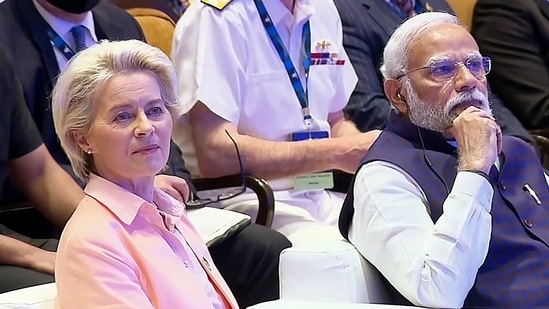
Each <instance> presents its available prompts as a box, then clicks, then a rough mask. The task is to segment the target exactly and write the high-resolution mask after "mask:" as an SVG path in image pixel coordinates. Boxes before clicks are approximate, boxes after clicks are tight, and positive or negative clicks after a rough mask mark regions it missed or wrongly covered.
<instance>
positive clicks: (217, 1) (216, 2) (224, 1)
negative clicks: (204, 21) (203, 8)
mask: <svg viewBox="0 0 549 309" xmlns="http://www.w3.org/2000/svg"><path fill="white" fill-rule="evenodd" d="M231 1H232V0H200V2H202V3H204V4H207V5H209V6H211V7H214V8H216V9H218V10H220V11H221V10H223V9H224V8H225V7H226V6H227V5H228V4H229V3H231Z"/></svg>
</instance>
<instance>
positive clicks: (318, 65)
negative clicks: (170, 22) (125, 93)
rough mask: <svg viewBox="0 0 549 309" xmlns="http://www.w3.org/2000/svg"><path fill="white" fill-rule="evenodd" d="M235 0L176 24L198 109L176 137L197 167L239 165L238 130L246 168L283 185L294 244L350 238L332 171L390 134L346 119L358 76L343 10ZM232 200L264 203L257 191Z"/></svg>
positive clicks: (243, 205) (215, 172) (188, 100)
mask: <svg viewBox="0 0 549 309" xmlns="http://www.w3.org/2000/svg"><path fill="white" fill-rule="evenodd" d="M225 2H226V3H224V5H222V4H221V3H220V2H219V1H208V0H203V1H202V2H198V1H196V2H193V4H191V5H190V6H189V8H188V9H187V11H185V14H183V16H181V18H180V19H179V21H178V23H177V27H176V33H175V38H174V43H173V51H172V61H173V62H174V64H175V67H176V70H177V71H178V73H179V78H180V87H179V93H180V97H181V98H182V101H183V109H184V112H188V114H187V115H185V116H184V117H186V118H187V119H183V120H182V121H181V123H180V124H179V125H178V126H177V127H176V128H175V134H174V140H175V141H176V142H177V143H178V145H179V146H180V147H181V149H182V150H183V155H184V158H185V162H187V163H188V164H189V169H190V171H191V173H192V174H196V175H204V176H206V177H217V176H223V175H230V174H235V173H238V171H239V164H238V161H237V160H228V159H226V158H225V157H224V155H222V154H227V153H232V152H233V151H234V150H233V147H234V146H233V145H232V143H231V140H230V139H228V138H227V136H226V133H225V131H228V132H229V133H230V134H231V135H232V136H233V137H234V138H235V140H236V142H237V143H238V146H239V148H240V152H241V154H242V158H243V163H244V167H245V169H246V171H247V172H248V173H250V174H252V175H255V176H258V177H261V178H264V179H267V180H268V182H269V184H270V185H271V187H272V188H273V190H274V191H275V193H274V194H275V200H276V207H275V216H274V221H273V224H272V227H273V228H274V229H275V230H277V231H279V232H281V233H282V234H284V235H286V236H287V237H288V238H289V239H290V241H291V242H292V243H293V244H294V245H296V244H298V243H307V242H311V241H326V240H328V239H338V240H339V239H341V235H340V234H339V232H338V231H337V227H336V225H337V218H338V217H339V211H340V209H341V204H342V202H343V194H342V193H337V192H333V191H328V190H326V189H327V188H331V187H332V186H333V175H332V173H331V170H333V169H339V170H343V171H347V172H353V171H354V170H355V169H356V166H357V163H358V160H359V158H361V157H362V156H363V155H364V153H365V152H366V151H367V150H368V148H369V147H370V145H371V143H372V142H373V141H374V140H375V138H376V137H377V135H378V133H379V132H378V131H373V132H368V133H360V132H359V131H358V130H357V129H356V127H355V126H354V124H353V123H351V122H349V121H346V120H345V119H344V118H343V111H342V110H343V107H344V106H345V105H346V104H347V100H348V99H349V95H350V93H351V91H352V89H353V88H354V86H355V84H356V75H355V73H354V71H353V68H352V66H351V64H350V63H349V60H348V59H347V55H346V54H345V51H344V50H343V47H342V32H341V23H340V20H339V17H338V15H337V10H336V8H335V6H334V4H333V2H332V1H331V0H315V1H305V0H293V1H287V0H265V1H262V0H254V1H225ZM258 14H259V16H261V18H258ZM262 20H263V21H265V23H262ZM302 46H306V47H305V50H303V48H302ZM302 51H304V52H302ZM230 203H231V207H230V208H231V209H234V210H238V211H240V212H244V213H248V214H251V215H252V217H254V216H255V214H256V213H257V199H255V196H253V195H251V194H243V195H241V196H239V197H236V198H235V200H232V201H230Z"/></svg>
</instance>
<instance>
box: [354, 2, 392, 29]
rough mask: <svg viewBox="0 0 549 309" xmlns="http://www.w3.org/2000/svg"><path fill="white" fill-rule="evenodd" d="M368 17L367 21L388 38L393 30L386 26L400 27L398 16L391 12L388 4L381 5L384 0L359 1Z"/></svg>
mask: <svg viewBox="0 0 549 309" xmlns="http://www.w3.org/2000/svg"><path fill="white" fill-rule="evenodd" d="M359 1H360V2H361V3H362V5H363V6H364V7H365V8H366V10H367V12H368V14H369V15H370V18H369V20H371V21H374V22H376V23H377V24H378V25H379V27H380V29H383V31H384V32H385V34H386V37H387V38H388V37H390V36H391V35H392V34H393V31H395V29H394V28H393V27H392V26H388V25H400V23H401V22H402V20H401V18H400V15H398V13H397V12H395V11H394V10H393V8H392V7H391V6H390V5H389V4H388V3H381V2H384V1H385V0H359Z"/></svg>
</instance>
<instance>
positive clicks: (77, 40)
mask: <svg viewBox="0 0 549 309" xmlns="http://www.w3.org/2000/svg"><path fill="white" fill-rule="evenodd" d="M71 33H72V38H73V39H74V47H76V52H79V51H81V50H83V49H86V27H85V26H82V25H80V26H75V27H72V29H71Z"/></svg>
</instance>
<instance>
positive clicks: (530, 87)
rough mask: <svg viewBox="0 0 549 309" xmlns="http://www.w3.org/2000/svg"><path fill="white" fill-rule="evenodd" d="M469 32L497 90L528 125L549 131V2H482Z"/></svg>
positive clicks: (508, 105)
mask: <svg viewBox="0 0 549 309" xmlns="http://www.w3.org/2000/svg"><path fill="white" fill-rule="evenodd" d="M471 33H472V34H473V36H474V37H475V39H476V41H477V42H478V45H479V47H480V51H481V52H482V53H483V54H484V55H486V56H489V57H490V58H491V59H492V63H493V66H494V69H493V70H492V73H490V76H488V81H489V82H490V85H491V86H492V89H493V90H494V92H495V93H496V94H498V95H499V96H500V97H501V99H502V100H503V103H504V104H505V105H506V106H507V107H508V108H509V109H510V110H511V111H512V112H513V113H514V114H515V115H517V117H518V118H519V120H520V121H521V122H522V124H523V125H524V126H525V127H526V128H527V129H530V130H532V129H549V44H548V42H549V2H548V1H535V0H515V1H505V0H479V1H477V4H476V6H475V10H474V15H473V26H472V29H471Z"/></svg>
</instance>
